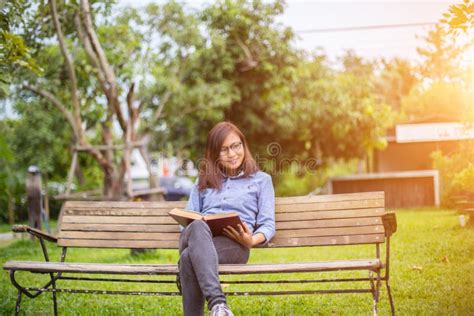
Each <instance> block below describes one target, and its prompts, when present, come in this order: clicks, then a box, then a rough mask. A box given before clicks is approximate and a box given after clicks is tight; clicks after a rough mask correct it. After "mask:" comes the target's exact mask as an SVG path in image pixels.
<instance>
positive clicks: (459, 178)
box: [431, 141, 474, 207]
mask: <svg viewBox="0 0 474 316" xmlns="http://www.w3.org/2000/svg"><path fill="white" fill-rule="evenodd" d="M431 158H432V160H433V168H435V169H438V170H439V173H440V190H441V204H442V205H444V206H448V207H453V206H454V202H455V200H456V197H457V196H459V195H464V194H474V141H468V142H465V143H463V144H461V145H460V146H459V147H458V149H457V150H456V151H455V152H453V153H451V154H449V155H443V153H442V152H441V151H439V150H438V151H435V152H433V153H432V154H431Z"/></svg>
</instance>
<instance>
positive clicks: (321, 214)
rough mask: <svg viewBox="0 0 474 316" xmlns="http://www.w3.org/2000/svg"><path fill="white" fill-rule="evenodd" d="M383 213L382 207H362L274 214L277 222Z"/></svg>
mask: <svg viewBox="0 0 474 316" xmlns="http://www.w3.org/2000/svg"><path fill="white" fill-rule="evenodd" d="M383 213H384V210H383V209H382V208H374V209H362V210H344V211H315V212H298V213H285V214H276V215H275V220H276V221H277V222H286V221H302V220H311V219H330V218H354V217H369V216H379V217H380V216H381V215H382V214H383Z"/></svg>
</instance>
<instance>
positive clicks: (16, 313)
mask: <svg viewBox="0 0 474 316" xmlns="http://www.w3.org/2000/svg"><path fill="white" fill-rule="evenodd" d="M22 294H23V293H22V292H21V290H18V297H17V299H16V306H15V315H16V316H18V315H20V305H21V296H22Z"/></svg>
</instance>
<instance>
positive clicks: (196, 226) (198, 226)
mask: <svg viewBox="0 0 474 316" xmlns="http://www.w3.org/2000/svg"><path fill="white" fill-rule="evenodd" d="M186 229H187V230H188V231H204V232H210V231H211V230H210V228H209V225H207V224H206V222H205V221H203V220H194V221H192V222H191V223H190V224H189V225H188V226H187V227H186Z"/></svg>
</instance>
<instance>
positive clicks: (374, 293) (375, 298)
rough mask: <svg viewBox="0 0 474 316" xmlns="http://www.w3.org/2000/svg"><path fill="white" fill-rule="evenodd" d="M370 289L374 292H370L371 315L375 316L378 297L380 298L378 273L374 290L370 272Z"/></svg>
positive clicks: (378, 273)
mask: <svg viewBox="0 0 474 316" xmlns="http://www.w3.org/2000/svg"><path fill="white" fill-rule="evenodd" d="M370 278H371V282H372V284H371V287H372V289H373V290H374V291H373V292H372V296H373V300H372V301H373V314H374V316H377V303H378V302H379V296H380V283H381V282H380V281H381V280H380V271H378V272H377V282H376V283H375V289H374V286H373V279H372V278H373V277H372V271H371V277H370Z"/></svg>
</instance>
